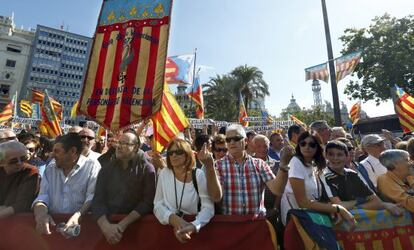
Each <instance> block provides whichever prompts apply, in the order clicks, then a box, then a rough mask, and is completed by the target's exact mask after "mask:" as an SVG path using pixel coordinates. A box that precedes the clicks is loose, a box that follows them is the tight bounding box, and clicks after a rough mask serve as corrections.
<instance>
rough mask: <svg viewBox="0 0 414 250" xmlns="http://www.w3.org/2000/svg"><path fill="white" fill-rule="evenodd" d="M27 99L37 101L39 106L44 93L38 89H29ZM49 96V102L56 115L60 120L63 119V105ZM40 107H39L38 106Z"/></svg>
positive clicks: (41, 103)
mask: <svg viewBox="0 0 414 250" xmlns="http://www.w3.org/2000/svg"><path fill="white" fill-rule="evenodd" d="M29 96H30V98H29V101H31V102H32V103H38V104H40V106H42V105H43V100H44V98H45V94H44V93H43V92H41V91H39V90H35V89H29ZM49 98H50V101H51V104H52V105H53V108H54V110H55V112H56V114H57V116H58V118H59V119H60V120H62V119H63V107H62V104H60V103H59V102H58V101H56V100H55V99H53V98H51V97H49ZM40 109H41V107H40Z"/></svg>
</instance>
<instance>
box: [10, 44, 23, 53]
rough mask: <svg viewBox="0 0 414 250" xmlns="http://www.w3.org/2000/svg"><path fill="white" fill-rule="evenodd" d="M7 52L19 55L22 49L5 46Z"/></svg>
mask: <svg viewBox="0 0 414 250" xmlns="http://www.w3.org/2000/svg"><path fill="white" fill-rule="evenodd" d="M7 51H9V52H14V53H21V52H22V49H21V48H19V47H16V46H10V45H9V46H7Z"/></svg>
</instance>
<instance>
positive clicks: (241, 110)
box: [239, 93, 249, 127]
mask: <svg viewBox="0 0 414 250" xmlns="http://www.w3.org/2000/svg"><path fill="white" fill-rule="evenodd" d="M247 117H249V116H248V115H247V110H246V107H245V106H244V101H243V96H242V94H241V93H239V123H240V124H241V125H243V127H247V126H249V122H247V121H245V120H244V118H247Z"/></svg>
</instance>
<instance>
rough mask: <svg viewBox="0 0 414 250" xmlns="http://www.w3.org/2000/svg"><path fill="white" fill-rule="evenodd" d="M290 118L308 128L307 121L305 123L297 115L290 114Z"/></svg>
mask: <svg viewBox="0 0 414 250" xmlns="http://www.w3.org/2000/svg"><path fill="white" fill-rule="evenodd" d="M289 117H290V120H292V121H293V122H294V123H296V125H299V126H301V127H303V128H306V127H307V126H306V123H304V122H303V121H301V120H299V119H298V118H297V117H296V116H294V115H290V116H289Z"/></svg>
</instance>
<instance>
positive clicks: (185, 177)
mask: <svg viewBox="0 0 414 250" xmlns="http://www.w3.org/2000/svg"><path fill="white" fill-rule="evenodd" d="M173 174H174V191H175V207H176V208H177V211H176V212H175V214H176V215H177V216H178V217H182V216H183V215H184V213H183V212H182V211H181V204H182V202H183V196H184V188H185V184H186V182H187V171H185V176H184V184H183V189H182V190H181V197H180V204H178V198H177V181H176V179H175V172H174V170H173Z"/></svg>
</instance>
